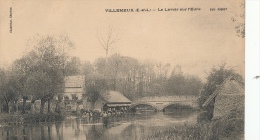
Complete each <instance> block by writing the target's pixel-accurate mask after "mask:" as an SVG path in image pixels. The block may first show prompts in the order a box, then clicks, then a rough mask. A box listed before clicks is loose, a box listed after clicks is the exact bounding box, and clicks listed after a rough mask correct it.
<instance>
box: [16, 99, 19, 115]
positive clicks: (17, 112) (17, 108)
mask: <svg viewBox="0 0 260 140" xmlns="http://www.w3.org/2000/svg"><path fill="white" fill-rule="evenodd" d="M18 101H19V100H17V101H15V110H16V113H18Z"/></svg>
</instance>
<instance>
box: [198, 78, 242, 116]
mask: <svg viewBox="0 0 260 140" xmlns="http://www.w3.org/2000/svg"><path fill="white" fill-rule="evenodd" d="M244 93H245V90H244V87H243V86H242V85H241V84H240V83H239V82H238V81H237V80H236V79H235V78H234V77H228V78H226V79H225V80H224V82H223V83H222V84H221V85H220V86H219V87H218V88H217V89H216V90H215V91H214V92H213V94H212V95H210V96H209V98H208V99H207V100H206V102H205V103H204V104H203V105H202V106H203V107H207V106H208V105H210V104H213V105H214V111H213V118H212V119H217V118H220V117H222V116H224V115H227V114H229V113H230V112H231V111H232V110H236V111H242V112H244V107H245V94H244Z"/></svg>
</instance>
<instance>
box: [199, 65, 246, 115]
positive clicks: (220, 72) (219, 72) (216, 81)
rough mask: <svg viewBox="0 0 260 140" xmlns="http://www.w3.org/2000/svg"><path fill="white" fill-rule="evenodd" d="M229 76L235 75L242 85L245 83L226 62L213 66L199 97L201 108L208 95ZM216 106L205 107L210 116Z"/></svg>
mask: <svg viewBox="0 0 260 140" xmlns="http://www.w3.org/2000/svg"><path fill="white" fill-rule="evenodd" d="M229 76H233V77H234V78H236V79H237V80H238V82H239V83H240V84H241V85H244V79H243V77H242V76H241V75H239V74H237V73H236V72H235V70H234V69H233V68H228V67H227V66H226V63H225V62H224V63H222V64H221V65H219V66H218V67H213V68H212V69H211V71H210V73H209V75H208V76H207V78H206V79H207V82H206V84H205V85H204V87H203V88H202V90H201V93H200V96H199V98H198V104H199V106H200V108H202V105H203V104H204V102H205V101H206V100H207V99H208V97H209V96H210V95H211V94H213V92H214V91H215V90H216V88H217V86H218V85H221V84H222V83H223V82H224V80H225V79H226V78H228V77H229ZM213 107H214V106H208V107H207V108H203V109H204V110H206V111H207V112H208V114H209V115H210V118H212V117H213V109H214V108H213Z"/></svg>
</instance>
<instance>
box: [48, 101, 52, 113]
mask: <svg viewBox="0 0 260 140" xmlns="http://www.w3.org/2000/svg"><path fill="white" fill-rule="evenodd" d="M50 112H51V99H48V113H50Z"/></svg>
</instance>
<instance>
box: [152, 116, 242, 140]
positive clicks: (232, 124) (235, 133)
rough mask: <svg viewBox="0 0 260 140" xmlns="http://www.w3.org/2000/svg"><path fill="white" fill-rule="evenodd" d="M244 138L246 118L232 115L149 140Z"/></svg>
mask: <svg viewBox="0 0 260 140" xmlns="http://www.w3.org/2000/svg"><path fill="white" fill-rule="evenodd" d="M243 136H244V117H236V115H234V113H231V114H229V115H227V116H224V117H223V118H221V119H219V120H214V121H205V122H202V123H197V124H193V125H187V124H185V125H181V126H176V127H172V128H171V129H169V130H166V131H158V132H155V133H153V134H152V135H149V136H148V137H147V139H148V140H237V139H243Z"/></svg>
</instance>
